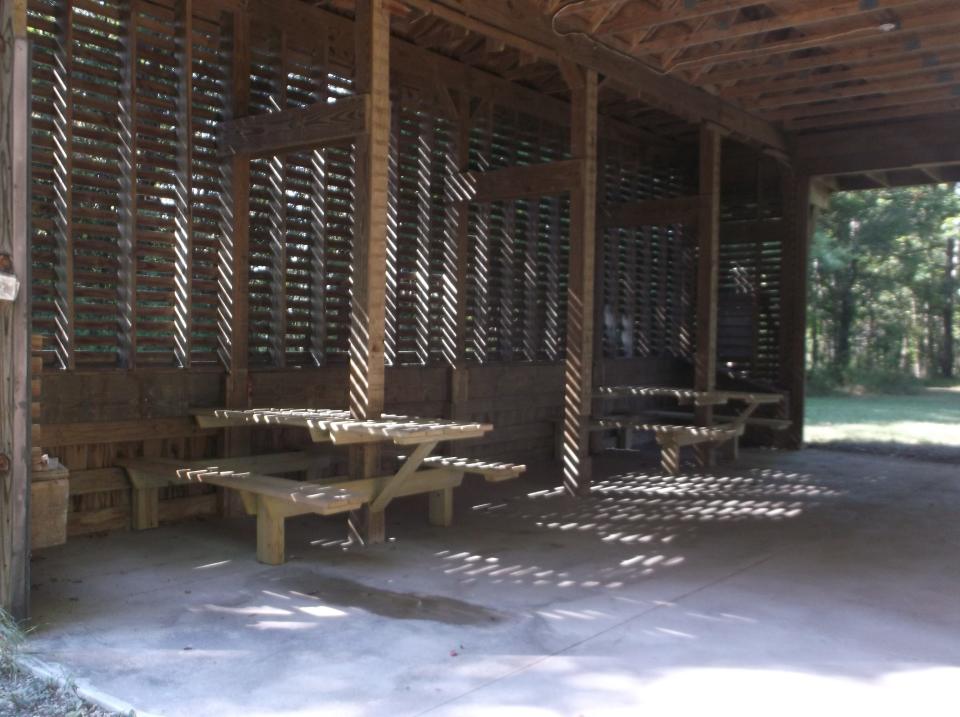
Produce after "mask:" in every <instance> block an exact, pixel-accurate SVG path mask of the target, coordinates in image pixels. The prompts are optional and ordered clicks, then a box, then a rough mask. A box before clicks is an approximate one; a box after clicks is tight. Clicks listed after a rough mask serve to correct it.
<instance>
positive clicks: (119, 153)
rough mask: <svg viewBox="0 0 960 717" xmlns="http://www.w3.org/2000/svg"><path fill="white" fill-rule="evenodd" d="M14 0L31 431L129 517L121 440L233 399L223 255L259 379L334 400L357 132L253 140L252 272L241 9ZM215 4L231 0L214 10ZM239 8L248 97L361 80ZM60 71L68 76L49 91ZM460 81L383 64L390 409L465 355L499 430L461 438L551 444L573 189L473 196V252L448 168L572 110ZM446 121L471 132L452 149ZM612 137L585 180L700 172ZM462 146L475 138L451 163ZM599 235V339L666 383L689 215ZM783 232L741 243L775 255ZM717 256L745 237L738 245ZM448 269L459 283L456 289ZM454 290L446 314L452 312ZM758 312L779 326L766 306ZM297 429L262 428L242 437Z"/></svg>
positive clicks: (496, 151)
mask: <svg viewBox="0 0 960 717" xmlns="http://www.w3.org/2000/svg"><path fill="white" fill-rule="evenodd" d="M29 1H30V23H31V37H32V39H33V42H34V65H35V72H34V81H33V82H34V84H33V98H34V99H33V108H32V109H33V113H34V123H33V143H34V146H33V154H32V171H33V182H32V193H33V215H34V222H33V235H32V238H33V264H34V274H33V276H34V283H33V295H34V322H35V327H36V329H37V330H38V331H40V332H42V333H44V334H46V335H47V336H49V337H50V340H48V341H47V344H46V345H47V346H48V347H49V349H48V350H47V351H46V360H47V362H48V364H51V365H54V366H59V367H63V368H74V367H76V370H68V371H63V372H57V371H51V372H49V373H47V374H46V377H45V382H44V417H43V422H44V423H45V424H47V425H46V428H49V429H51V430H50V434H51V435H53V436H55V437H57V439H58V440H59V441H60V442H59V443H52V444H50V445H49V446H48V447H47V449H48V450H49V452H50V453H51V454H53V455H58V456H59V457H61V458H62V459H63V460H64V461H65V463H66V464H67V466H68V467H69V468H71V470H72V472H73V475H74V476H75V478H72V480H75V483H76V486H77V489H76V490H75V491H74V495H73V498H72V499H71V501H72V502H71V517H70V532H71V535H78V534H84V533H90V532H96V531H99V530H108V529H119V528H123V527H125V526H126V525H127V524H128V521H129V489H128V488H127V487H126V485H125V484H124V483H123V482H122V476H118V474H117V472H116V471H115V470H113V469H112V468H111V466H112V465H113V462H114V461H115V460H116V458H117V457H118V456H121V455H173V456H183V457H185V458H191V457H204V456H212V455H215V454H216V453H217V452H218V450H220V446H218V438H217V437H215V436H213V435H210V434H206V433H203V432H197V431H196V429H195V428H194V427H193V426H192V424H191V423H190V421H189V419H187V418H186V415H187V411H188V409H189V408H190V407H196V406H217V405H223V404H224V403H225V402H226V401H227V397H226V395H225V388H224V385H225V378H226V377H225V374H224V367H223V361H224V356H222V355H221V354H222V352H220V351H218V349H219V348H220V344H221V341H222V337H221V335H220V332H221V330H222V325H221V324H222V323H223V321H224V316H225V315H227V314H229V312H226V314H225V309H226V308H229V307H228V306H227V303H228V302H225V300H224V298H223V297H224V296H225V295H229V294H230V291H231V290H232V289H230V288H229V287H228V288H226V289H225V287H224V286H223V285H222V282H223V280H224V279H223V276H224V274H225V273H226V274H231V270H226V271H225V267H228V268H232V269H235V270H236V271H237V272H239V276H240V277H241V288H240V291H241V292H242V291H243V289H244V288H246V289H247V294H248V296H249V312H248V313H247V314H245V315H244V316H241V317H238V319H239V322H238V324H236V325H239V326H241V327H244V328H243V335H244V336H245V337H246V338H247V339H248V341H249V351H248V352H247V351H244V352H243V353H248V354H249V362H250V367H251V374H250V389H251V391H252V395H251V396H250V400H251V401H252V402H253V403H254V404H261V405H263V404H274V405H291V406H295V405H313V406H334V405H336V406H343V405H346V402H347V395H346V390H347V389H346V386H347V376H346V366H345V363H346V357H347V349H348V332H349V300H350V295H349V292H350V279H349V274H350V258H351V251H352V247H353V222H354V211H353V210H354V202H355V197H354V194H353V187H352V182H353V175H354V152H353V149H352V146H351V145H350V144H349V143H338V144H332V145H330V146H326V147H322V148H317V149H315V150H312V151H302V152H294V153H289V154H286V155H283V156H276V157H264V158H258V159H255V160H252V161H251V171H250V183H249V188H250V207H249V215H248V216H249V224H250V239H249V244H250V254H249V261H248V262H247V267H246V270H247V271H248V273H249V278H248V279H243V267H233V266H232V257H231V256H229V254H230V252H229V249H230V246H229V243H228V242H226V241H225V240H224V231H225V226H227V224H225V220H224V218H223V216H222V213H223V208H224V207H223V205H224V202H223V201H222V200H223V198H222V196H221V193H222V187H223V186H224V167H223V163H222V160H220V159H218V157H217V154H216V132H217V124H218V123H219V122H220V121H221V120H222V119H223V118H224V117H226V116H229V115H230V114H231V111H232V110H231V106H230V105H229V104H228V103H230V102H231V100H230V96H231V91H230V87H229V80H230V76H231V64H230V63H231V56H232V54H233V53H231V52H225V51H224V48H229V47H230V45H231V42H232V37H233V28H232V25H231V23H230V22H226V23H223V22H222V16H221V14H220V9H221V8H220V6H219V5H218V4H217V2H213V0H203V1H201V0H192V2H191V1H190V0H71V1H69V2H68V0H29ZM231 7H233V5H232V4H231V3H230V2H226V3H224V4H223V9H226V15H224V16H223V17H229V13H230V12H232V10H230V8H231ZM258 7H260V6H259V5H258ZM191 8H192V10H191ZM214 8H216V12H214ZM258 17H259V16H258ZM260 19H262V18H260ZM71 20H72V22H70V21H71ZM331 22H333V21H331ZM336 22H337V23H341V24H342V19H340V20H337V21H336ZM251 24H252V42H251V46H250V57H249V63H248V62H247V61H246V60H245V59H244V60H242V61H241V66H246V65H247V64H249V72H248V73H247V76H248V77H249V81H250V111H251V112H255V113H258V112H273V111H277V110H280V109H284V108H291V107H304V106H307V105H310V104H313V103H316V102H326V101H330V100H332V99H335V98H337V97H342V96H345V95H350V94H352V93H353V86H352V85H353V81H352V69H351V67H350V64H351V63H352V56H353V52H352V45H351V43H352V39H351V38H349V37H346V36H345V35H344V33H343V32H341V30H342V28H341V26H340V25H336V28H337V31H336V32H333V31H331V32H328V33H324V32H320V31H317V30H318V29H317V28H315V27H310V28H304V27H301V26H294V23H293V21H292V20H291V22H289V23H287V24H286V25H284V24H282V23H279V22H253V23H251ZM395 49H396V48H395ZM403 52H410V50H408V49H402V48H401V50H400V53H401V55H400V56H401V57H403V56H404V55H403V54H402V53H403ZM239 56H240V57H243V56H244V55H243V53H240V55H239ZM438 62H440V61H438ZM442 62H447V61H442ZM442 62H441V63H440V64H438V67H442V68H444V72H446V73H448V75H449V76H451V77H453V76H455V75H456V73H453V72H452V70H451V68H450V67H449V66H448V65H443V64H442ZM186 67H189V71H188V72H184V70H185V68H186ZM64 68H70V69H71V71H70V72H69V73H66V72H65V69H64ZM427 69H428V68H424V70H423V71H427ZM398 72H408V73H409V72H410V68H409V67H401V68H399V70H398ZM241 73H242V71H241ZM62 80H66V89H67V91H66V92H61V93H58V92H57V90H56V89H55V88H56V87H57V82H58V81H62ZM431 83H434V84H435V79H432V80H431ZM414 84H416V83H414ZM481 85H482V83H481ZM452 89H454V90H455V93H454V94H453V95H449V93H448V95H447V96H446V97H443V96H440V97H436V96H434V97H431V96H429V93H425V92H424V91H423V87H422V83H421V85H417V86H415V87H414V86H407V85H406V84H404V82H399V83H397V86H396V87H395V88H394V90H395V92H394V95H395V96H394V98H393V107H394V109H393V122H392V124H393V138H392V144H393V158H392V162H391V170H392V177H391V179H390V195H391V196H390V206H389V212H390V214H391V218H392V219H393V220H394V221H393V222H392V225H393V226H395V227H396V230H395V235H394V236H392V237H391V239H390V241H391V242H392V244H391V252H390V254H389V256H388V267H387V279H388V281H387V296H388V317H387V337H386V338H387V352H386V353H387V359H388V363H390V364H391V365H392V368H391V369H390V370H389V372H388V375H387V380H386V386H387V396H386V404H387V405H386V408H387V410H391V411H397V412H401V413H409V414H420V415H438V416H439V415H446V414H447V413H448V412H450V411H451V410H453V409H451V405H452V403H453V402H454V397H453V396H452V395H451V388H450V380H449V372H448V370H447V367H448V365H454V364H457V363H458V362H465V363H466V365H467V366H468V368H467V369H465V370H464V374H463V376H462V377H461V378H462V382H461V384H459V388H458V391H460V392H461V394H460V395H459V397H458V398H457V399H456V403H457V406H456V411H457V414H458V417H459V418H473V419H476V420H484V421H490V422H492V423H494V424H495V425H496V430H495V431H494V433H493V434H492V435H491V436H489V437H487V438H486V439H485V440H484V441H481V442H477V443H476V444H475V445H473V446H464V447H463V449H464V450H467V451H470V452H471V453H472V454H474V455H476V456H477V457H481V458H483V457H488V458H491V459H494V458H495V459H499V460H518V461H531V462H532V461H536V460H544V459H549V458H552V457H553V456H554V455H555V451H556V435H557V432H558V426H559V421H560V420H561V416H562V399H563V375H562V374H563V369H562V366H561V365H560V363H559V361H561V360H562V359H563V355H564V343H565V324H566V303H567V274H568V271H567V262H568V254H569V222H570V218H569V204H570V202H569V198H568V197H567V196H563V195H561V196H544V197H539V198H533V199H516V200H501V201H496V202H487V203H476V202H474V203H470V204H469V206H468V208H467V209H466V211H467V221H466V228H467V235H468V236H467V246H466V262H465V268H464V267H463V266H460V265H459V264H458V262H459V261H460V259H459V258H458V257H457V251H458V247H460V245H459V243H458V241H459V232H460V231H461V227H460V226H459V219H458V217H459V212H460V211H461V208H459V207H457V204H456V201H455V200H454V199H452V198H451V197H450V196H449V195H448V186H447V179H448V177H449V175H451V174H453V172H454V171H455V170H461V169H468V170H471V171H480V172H482V171H486V170H495V169H505V168H510V167H515V166H518V165H534V164H540V163H545V162H552V161H558V160H566V159H569V158H570V149H569V136H568V135H569V129H568V126H569V118H568V117H566V116H563V112H559V111H558V112H553V111H548V110H547V109H544V107H530V106H529V103H524V102H522V101H519V100H518V99H517V97H521V96H525V95H523V94H522V93H520V94H518V95H517V96H516V97H514V96H511V95H510V93H506V94H497V93H496V92H494V91H493V90H491V88H490V87H488V86H486V85H483V86H482V88H480V89H479V90H478V96H477V97H471V96H469V95H464V96H462V97H461V96H459V94H457V92H458V90H457V88H456V87H454V88H452ZM439 92H440V94H441V95H443V92H445V91H444V90H440V91H439ZM545 101H546V98H545ZM550 103H554V101H553V100H549V102H548V103H547V105H545V107H547V108H549V107H554V105H553V104H550ZM525 104H526V105H527V106H525ZM118 108H119V110H120V111H119V112H118ZM458 108H459V109H458ZM464 108H466V111H467V114H468V115H469V122H468V123H466V124H464V125H463V128H462V127H461V126H460V125H458V124H457V121H458V116H457V115H458V113H462V112H463V111H464ZM554 115H556V116H554ZM461 137H462V138H465V139H468V140H469V141H468V142H464V147H460V146H458V143H459V142H461V141H463V139H461ZM623 142H624V141H623V140H622V139H621V140H618V141H614V140H612V139H611V140H609V141H607V142H605V143H604V144H603V146H602V148H601V177H600V191H601V197H602V199H601V201H607V202H618V201H628V200H631V199H634V200H636V199H658V198H669V197H682V196H689V195H690V194H691V193H693V189H692V179H691V174H690V172H689V171H688V168H687V167H686V166H685V162H683V161H680V160H676V161H671V160H670V159H667V158H666V156H665V155H663V154H662V153H657V156H658V159H656V160H652V159H648V158H646V157H645V156H644V155H643V153H642V152H641V148H639V147H637V146H635V145H629V144H626V143H623ZM464 148H466V150H467V155H468V156H469V161H468V162H467V163H466V166H460V163H461V161H462V160H461V159H460V157H461V156H462V155H463V154H464V152H463V151H462V150H463V149H464ZM184 192H186V194H184ZM185 198H186V201H185ZM731 216H732V215H731ZM757 216H761V217H763V218H770V216H769V215H767V214H760V213H758V211H754V213H753V214H752V215H751V217H757ZM184 222H186V225H187V226H188V227H189V228H190V231H187V232H184V231H183V226H184ZM731 236H733V235H732V234H731ZM764 241H767V239H764ZM734 244H736V242H734V243H729V246H730V247H733V246H734ZM461 248H462V247H461ZM603 250H604V251H603V254H604V257H603V264H602V273H603V276H604V279H605V282H604V289H603V292H604V293H603V297H604V299H605V300H606V302H607V303H608V305H609V312H610V315H609V317H607V318H606V319H605V320H604V325H605V330H604V337H603V338H604V348H605V354H606V355H607V356H608V357H610V358H615V359H616V360H617V366H616V369H615V371H614V373H617V372H619V373H624V372H626V373H624V375H635V374H631V373H630V372H629V371H626V367H629V368H630V370H631V371H634V370H635V371H648V372H651V373H649V375H650V376H656V377H660V378H663V382H665V383H669V382H670V379H671V378H678V380H682V379H683V378H684V377H683V376H681V375H680V374H679V373H676V372H677V371H680V372H682V371H683V363H682V362H678V361H676V360H675V359H684V358H687V357H689V355H690V336H691V328H692V324H691V319H690V314H691V312H692V306H693V303H694V301H695V296H694V292H693V287H692V277H693V272H692V267H694V266H695V255H694V253H693V251H692V249H691V247H690V245H689V242H688V240H687V232H686V230H685V228H681V227H676V226H674V227H642V228H631V229H628V230H623V229H617V230H608V231H607V232H606V233H605V234H604V235H603ZM722 251H723V250H722ZM451 252H452V253H451ZM774 254H775V252H772V251H767V250H764V251H762V252H760V254H759V255H755V256H761V257H768V258H767V259H764V261H766V262H767V263H766V264H764V266H765V267H766V266H769V267H773V263H771V262H775V261H776V259H775V258H769V257H774ZM451 256H452V257H453V259H451ZM722 256H727V257H729V259H728V263H729V262H741V263H742V261H743V259H742V258H741V257H740V254H736V255H735V253H734V252H733V250H732V248H731V249H730V252H728V254H726V255H724V254H722ZM599 260H600V259H599V257H598V261H599ZM732 266H733V265H732V264H731V267H732ZM733 270H734V269H733V268H730V269H728V274H729V273H730V272H732V271H733ZM769 271H772V268H771V269H769V270H768V269H766V268H764V269H763V270H762V271H761V272H760V274H757V276H759V277H760V278H761V279H763V277H765V276H766V275H767V274H768V273H769ZM461 272H465V275H466V281H465V282H461V283H460V285H459V286H458V288H457V289H456V290H453V289H451V280H452V279H453V278H454V277H456V276H458V274H459V273H461ZM755 274H756V272H755ZM455 284H456V282H455ZM763 286H764V287H769V286H772V284H769V283H764V284H763ZM457 291H460V292H463V295H464V296H463V297H460V296H458V295H457V293H456V292H457ZM391 299H392V304H390V301H391ZM460 303H463V304H465V310H463V311H462V316H452V317H451V316H450V315H448V314H449V312H450V311H451V310H453V311H454V312H456V307H457V305H458V304H460ZM184 311H185V312H186V313H178V312H184ZM764 316H765V317H766V318H765V319H764V320H765V321H767V322H768V323H769V325H770V326H771V327H773V328H771V329H764V331H765V332H766V334H765V335H772V334H770V331H774V330H775V322H776V316H775V315H774V314H773V313H771V312H769V311H768V312H767V314H764ZM244 319H246V321H244ZM457 322H460V324H459V325H460V326H462V327H463V332H464V339H465V340H464V348H463V350H462V352H461V354H460V355H459V356H458V355H456V353H455V352H454V353H451V351H450V346H451V345H453V344H452V343H451V340H450V335H451V332H452V328H451V327H454V326H455V325H458V324H457ZM761 333H763V332H761ZM764 360H766V359H764ZM671 367H672V368H671ZM94 369H97V370H94ZM103 369H123V370H116V371H111V370H103ZM674 369H675V370H674ZM601 374H603V371H602V369H601ZM644 375H647V374H644ZM238 390H240V391H242V390H243V387H242V384H241V387H240V389H238ZM71 436H72V438H71ZM300 439H302V436H300ZM294 440H297V438H296V437H293V436H287V435H285V434H280V435H279V436H278V435H276V434H267V433H257V434H255V444H254V445H255V446H257V447H258V448H260V449H262V450H267V449H271V448H273V447H277V446H278V445H279V444H283V443H285V442H288V441H294ZM214 511H215V504H214V501H213V499H212V497H211V496H210V495H209V494H207V493H206V492H205V491H204V490H203V489H197V488H190V489H184V488H177V489H171V490H169V491H168V492H166V493H165V495H164V503H163V507H162V510H161V515H162V516H163V517H164V519H175V518H177V517H187V516H194V515H208V514H212V513H213V512H214Z"/></svg>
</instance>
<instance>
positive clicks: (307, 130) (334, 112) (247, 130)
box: [217, 94, 372, 157]
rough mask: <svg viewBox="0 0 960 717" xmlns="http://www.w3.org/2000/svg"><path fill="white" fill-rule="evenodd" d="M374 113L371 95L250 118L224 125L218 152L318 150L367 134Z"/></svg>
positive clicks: (254, 153)
mask: <svg viewBox="0 0 960 717" xmlns="http://www.w3.org/2000/svg"><path fill="white" fill-rule="evenodd" d="M370 112H371V103H370V96H369V95H366V94H363V95H352V96H349V97H341V98H340V99H338V100H337V101H336V102H317V103H316V104H313V105H310V106H309V107H303V108H289V109H284V110H281V111H280V112H267V113H264V114H257V115H248V116H246V117H241V118H239V119H236V120H228V121H226V122H223V123H221V125H220V132H221V134H220V139H219V142H218V144H217V150H218V152H219V153H220V155H221V156H225V155H229V154H235V153H238V152H243V153H246V154H249V155H250V156H252V157H260V156H266V155H274V154H280V153H284V152H297V151H300V150H304V149H318V148H319V147H322V146H323V145H325V144H329V143H331V142H336V141H338V140H346V139H353V138H354V137H357V136H358V135H361V134H363V133H365V132H366V131H367V128H368V127H369V126H370V124H371V122H372V118H371V116H370Z"/></svg>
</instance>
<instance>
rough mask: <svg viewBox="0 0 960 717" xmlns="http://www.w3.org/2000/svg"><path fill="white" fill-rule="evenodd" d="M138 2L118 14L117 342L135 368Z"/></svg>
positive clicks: (125, 361) (123, 363) (122, 357)
mask: <svg viewBox="0 0 960 717" xmlns="http://www.w3.org/2000/svg"><path fill="white" fill-rule="evenodd" d="M139 11H140V3H139V2H137V1H136V0H131V1H130V2H129V3H127V4H126V7H125V8H124V9H123V11H122V13H121V15H120V22H121V26H122V27H123V28H124V31H123V32H124V34H123V38H124V39H123V42H124V51H123V53H122V57H123V66H122V69H121V78H122V83H123V86H122V89H121V95H120V97H121V99H120V117H119V119H120V177H121V180H120V202H119V204H120V207H119V212H118V214H119V216H118V229H119V231H120V241H119V245H120V253H119V260H120V268H119V274H120V287H119V294H120V296H119V305H120V306H119V309H120V324H119V326H118V327H117V343H118V345H119V347H120V366H121V367H123V368H128V369H132V368H136V365H137V14H138V13H139Z"/></svg>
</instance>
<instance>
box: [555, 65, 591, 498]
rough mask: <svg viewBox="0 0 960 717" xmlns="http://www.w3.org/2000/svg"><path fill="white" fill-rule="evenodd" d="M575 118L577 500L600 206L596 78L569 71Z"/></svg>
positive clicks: (570, 391) (572, 454)
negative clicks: (577, 166)
mask: <svg viewBox="0 0 960 717" xmlns="http://www.w3.org/2000/svg"><path fill="white" fill-rule="evenodd" d="M564 75H565V77H566V79H567V84H568V85H569V86H570V91H571V102H570V110H571V113H572V116H571V121H570V153H571V155H572V156H573V157H574V159H578V160H580V161H581V162H582V167H581V181H580V184H579V186H578V187H577V188H576V189H575V190H574V191H572V192H571V194H570V266H569V268H568V274H569V283H568V288H567V350H566V358H565V360H564V401H563V405H564V409H563V411H564V413H563V440H562V461H563V482H564V485H565V486H566V488H567V490H568V491H570V492H571V493H573V494H579V495H583V494H585V493H587V492H588V491H589V490H590V482H591V479H592V475H591V465H590V463H591V460H590V454H589V421H590V409H591V400H592V396H593V348H594V346H593V329H594V324H593V322H594V311H593V303H594V295H593V294H594V280H595V271H594V264H595V259H596V255H595V252H596V201H597V73H596V71H594V70H587V69H584V68H582V67H577V66H572V65H567V66H565V67H564Z"/></svg>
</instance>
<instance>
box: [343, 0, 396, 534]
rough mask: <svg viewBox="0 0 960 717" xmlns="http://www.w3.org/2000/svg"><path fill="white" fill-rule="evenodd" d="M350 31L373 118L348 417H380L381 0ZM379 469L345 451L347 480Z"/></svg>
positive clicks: (363, 148) (368, 517) (385, 158)
mask: <svg viewBox="0 0 960 717" xmlns="http://www.w3.org/2000/svg"><path fill="white" fill-rule="evenodd" d="M355 32H356V38H355V48H356V63H355V68H356V69H355V76H354V86H355V89H356V91H357V92H358V93H361V94H369V95H370V113H371V114H370V121H369V123H368V127H369V128H370V129H369V132H368V133H367V134H365V135H364V136H362V137H358V138H357V145H356V174H355V177H354V183H355V186H356V196H355V212H356V214H355V220H354V221H355V224H354V233H353V242H354V244H353V264H352V267H351V278H352V283H353V287H352V295H351V311H350V412H351V414H352V415H353V416H354V417H356V418H378V417H379V416H380V415H381V413H382V412H383V379H384V333H385V314H386V306H385V302H386V272H387V255H386V250H387V195H388V179H387V174H388V168H389V153H390V17H389V14H388V12H387V9H386V7H385V0H358V1H357V4H356V26H355ZM379 463H380V450H379V446H375V445H363V446H355V447H352V448H351V449H350V476H351V478H372V477H374V476H375V475H377V473H378V469H379ZM363 513H364V515H353V516H351V522H352V523H353V528H354V529H355V530H356V532H357V533H358V534H359V535H360V536H361V537H362V538H363V539H364V540H365V541H366V542H370V543H376V542H382V541H383V540H384V537H385V521H384V514H383V511H378V512H375V513H374V512H370V511H369V510H366V509H365V510H364V511H363ZM358 523H359V524H358Z"/></svg>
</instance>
